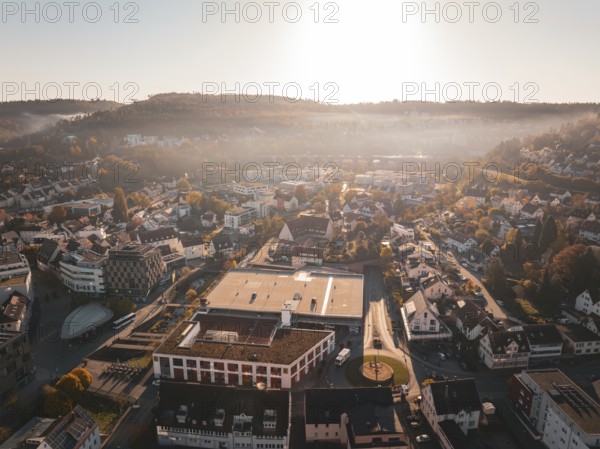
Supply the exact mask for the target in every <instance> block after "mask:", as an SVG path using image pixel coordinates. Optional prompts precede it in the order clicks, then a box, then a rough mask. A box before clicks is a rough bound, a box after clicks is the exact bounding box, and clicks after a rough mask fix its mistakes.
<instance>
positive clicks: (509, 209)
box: [500, 198, 523, 217]
mask: <svg viewBox="0 0 600 449" xmlns="http://www.w3.org/2000/svg"><path fill="white" fill-rule="evenodd" d="M500 206H501V207H502V208H503V209H504V211H505V212H506V213H508V214H510V215H512V216H514V217H516V216H518V215H519V214H520V213H521V209H522V208H523V204H522V203H521V201H519V200H518V199H516V198H504V199H503V200H502V203H500Z"/></svg>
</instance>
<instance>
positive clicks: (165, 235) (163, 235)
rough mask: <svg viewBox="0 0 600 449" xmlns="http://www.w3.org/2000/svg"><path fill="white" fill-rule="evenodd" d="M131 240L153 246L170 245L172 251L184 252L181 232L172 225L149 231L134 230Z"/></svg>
mask: <svg viewBox="0 0 600 449" xmlns="http://www.w3.org/2000/svg"><path fill="white" fill-rule="evenodd" d="M131 234H132V235H131V236H130V237H131V241H132V242H137V243H141V244H147V245H152V246H163V245H168V246H169V247H170V248H171V251H173V252H176V253H179V254H183V246H182V244H181V239H180V237H179V232H178V231H177V230H176V229H175V228H172V227H167V228H158V229H152V230H148V231H133V232H132V233H131Z"/></svg>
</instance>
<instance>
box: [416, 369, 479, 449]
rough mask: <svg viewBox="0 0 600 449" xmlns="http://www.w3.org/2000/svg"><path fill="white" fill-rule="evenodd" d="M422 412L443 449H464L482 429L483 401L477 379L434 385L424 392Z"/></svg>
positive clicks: (428, 385) (423, 389)
mask: <svg viewBox="0 0 600 449" xmlns="http://www.w3.org/2000/svg"><path fill="white" fill-rule="evenodd" d="M421 396H422V402H421V412H422V413H423V416H425V419H426V420H427V422H428V423H429V425H430V426H431V428H432V429H433V431H434V432H435V434H436V435H437V436H438V439H439V441H440V443H441V445H442V447H443V448H444V449H462V448H463V447H466V445H465V444H464V443H463V441H464V440H465V439H466V436H467V435H468V433H469V431H470V430H474V429H477V428H478V427H479V415H480V414H481V408H482V407H481V400H480V399H479V392H478V391H477V386H476V385H475V380H474V379H458V380H445V381H442V382H431V383H429V384H427V386H425V387H423V388H421Z"/></svg>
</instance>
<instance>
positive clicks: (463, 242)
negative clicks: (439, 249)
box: [446, 232, 477, 253]
mask: <svg viewBox="0 0 600 449" xmlns="http://www.w3.org/2000/svg"><path fill="white" fill-rule="evenodd" d="M446 244H447V245H448V246H449V247H451V248H454V249H455V250H456V251H458V252H459V253H466V252H469V251H470V250H472V249H473V248H475V247H476V246H477V240H475V239H474V238H472V237H469V236H468V235H466V234H463V233H462V232H456V233H451V234H449V235H448V237H447V238H446Z"/></svg>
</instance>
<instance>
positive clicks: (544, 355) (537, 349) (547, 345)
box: [523, 324, 563, 364]
mask: <svg viewBox="0 0 600 449" xmlns="http://www.w3.org/2000/svg"><path fill="white" fill-rule="evenodd" d="M523 331H524V332H525V334H526V335H527V341H528V342H529V349H530V354H529V362H530V364H533V363H535V362H539V361H546V360H550V359H556V358H560V356H561V354H562V349H563V339H562V336H561V335H560V332H558V329H556V325H554V324H527V325H524V326H523Z"/></svg>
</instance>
